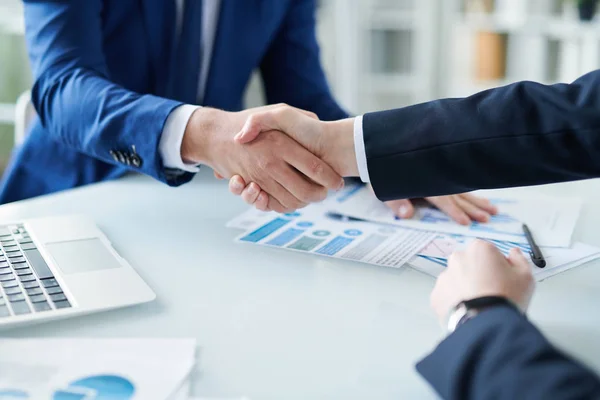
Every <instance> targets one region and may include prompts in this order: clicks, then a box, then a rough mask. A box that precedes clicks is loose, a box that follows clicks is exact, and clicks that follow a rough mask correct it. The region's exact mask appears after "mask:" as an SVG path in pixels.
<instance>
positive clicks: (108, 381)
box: [52, 375, 135, 400]
mask: <svg viewBox="0 0 600 400" xmlns="http://www.w3.org/2000/svg"><path fill="white" fill-rule="evenodd" d="M134 392H135V387H134V386H133V383H131V381H129V380H128V379H126V378H123V377H120V376H116V375H97V376H90V377H86V378H83V379H79V380H76V381H74V382H71V383H70V384H69V386H68V387H66V388H65V389H63V390H60V391H56V392H55V393H54V395H53V397H52V399H53V400H84V399H85V400H129V399H131V398H132V397H133V394H134Z"/></svg>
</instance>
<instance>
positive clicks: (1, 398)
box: [0, 389, 29, 400]
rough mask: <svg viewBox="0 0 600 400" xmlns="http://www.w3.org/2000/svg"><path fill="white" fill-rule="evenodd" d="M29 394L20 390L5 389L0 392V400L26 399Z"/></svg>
mask: <svg viewBox="0 0 600 400" xmlns="http://www.w3.org/2000/svg"><path fill="white" fill-rule="evenodd" d="M28 398H29V394H27V392H24V391H22V390H13V389H5V390H0V400H17V399H28Z"/></svg>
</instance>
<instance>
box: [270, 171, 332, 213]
mask: <svg viewBox="0 0 600 400" xmlns="http://www.w3.org/2000/svg"><path fill="white" fill-rule="evenodd" d="M272 176H273V178H275V180H276V181H277V182H279V183H280V184H281V185H282V186H283V187H284V188H285V189H286V190H287V191H288V192H290V193H291V194H292V195H293V196H294V197H295V198H297V199H298V200H300V201H301V202H302V203H304V204H308V203H315V202H319V201H323V200H325V199H326V198H327V189H326V188H324V187H323V186H321V185H318V184H316V183H314V182H312V181H309V180H308V179H306V178H305V177H304V176H302V175H301V174H300V173H299V172H298V171H297V170H296V169H294V168H292V167H290V166H289V165H286V168H281V169H278V170H274V171H272Z"/></svg>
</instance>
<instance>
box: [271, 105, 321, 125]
mask: <svg viewBox="0 0 600 400" xmlns="http://www.w3.org/2000/svg"><path fill="white" fill-rule="evenodd" d="M275 108H278V109H285V108H287V109H291V110H294V111H297V112H299V113H301V114H304V115H306V116H307V117H309V118H312V119H316V120H317V121H319V116H318V115H317V114H315V113H314V112H312V111H308V110H303V109H301V108H298V107H294V106H290V105H289V104H285V103H280V104H277V105H276V107H275Z"/></svg>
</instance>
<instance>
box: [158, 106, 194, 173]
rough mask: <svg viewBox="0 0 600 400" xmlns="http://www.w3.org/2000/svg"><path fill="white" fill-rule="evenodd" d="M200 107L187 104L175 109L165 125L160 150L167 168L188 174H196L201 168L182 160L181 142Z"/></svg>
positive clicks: (159, 145)
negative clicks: (189, 122) (193, 115)
mask: <svg viewBox="0 0 600 400" xmlns="http://www.w3.org/2000/svg"><path fill="white" fill-rule="evenodd" d="M198 108H200V107H199V106H192V105H189V104H185V105H182V106H179V107H177V108H176V109H174V110H173V111H172V112H171V114H170V115H169V117H168V118H167V122H166V123H165V127H164V128H163V131H162V136H161V137H160V143H159V144H158V150H159V152H160V155H161V157H162V160H163V165H164V167H165V168H173V169H179V170H182V171H186V172H192V173H196V172H198V171H199V170H200V167H199V166H198V165H196V164H188V163H186V162H184V161H183V159H182V158H181V142H182V141H183V135H184V133H185V128H186V126H187V124H188V121H189V120H190V118H191V116H192V114H193V113H194V111H196V110H197V109H198Z"/></svg>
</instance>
